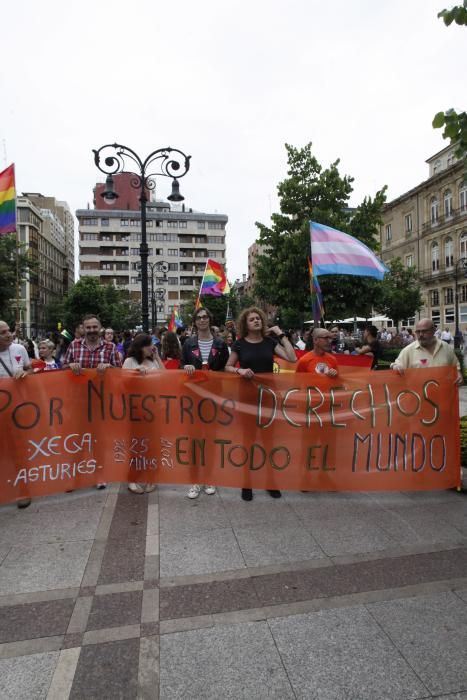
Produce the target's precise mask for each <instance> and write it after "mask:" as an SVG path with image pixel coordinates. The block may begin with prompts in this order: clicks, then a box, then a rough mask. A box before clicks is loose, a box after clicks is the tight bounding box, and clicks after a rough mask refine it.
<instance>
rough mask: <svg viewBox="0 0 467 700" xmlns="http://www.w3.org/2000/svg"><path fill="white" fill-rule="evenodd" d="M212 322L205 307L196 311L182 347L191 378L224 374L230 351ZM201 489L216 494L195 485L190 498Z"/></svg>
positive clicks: (211, 490) (184, 364)
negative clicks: (205, 373)
mask: <svg viewBox="0 0 467 700" xmlns="http://www.w3.org/2000/svg"><path fill="white" fill-rule="evenodd" d="M212 322H213V316H212V314H211V312H210V311H209V309H205V308H204V307H202V308H200V309H196V311H195V312H194V314H193V325H194V327H195V332H194V334H193V335H191V336H190V337H189V338H187V339H186V340H185V342H184V343H183V347H182V362H181V367H182V369H184V370H185V372H186V373H187V374H188V375H189V376H190V375H192V374H193V373H194V372H195V370H197V369H209V370H212V371H214V372H222V370H223V369H224V367H225V365H226V362H227V360H228V359H229V351H228V349H227V345H226V344H225V342H224V340H222V338H219V337H218V336H216V337H215V336H213V334H212V333H211V326H212ZM201 488H204V493H206V494H208V496H211V495H212V494H213V493H216V487H215V486H212V485H204V486H203V487H202V486H201V485H200V484H193V486H191V487H190V489H189V491H188V493H187V496H188V498H198V496H199V494H200V493H201Z"/></svg>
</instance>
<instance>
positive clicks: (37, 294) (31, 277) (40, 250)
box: [13, 195, 73, 337]
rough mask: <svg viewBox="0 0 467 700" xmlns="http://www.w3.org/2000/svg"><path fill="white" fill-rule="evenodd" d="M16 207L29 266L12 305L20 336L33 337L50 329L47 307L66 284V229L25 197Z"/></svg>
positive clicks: (20, 234) (21, 238) (67, 269)
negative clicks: (25, 277)
mask: <svg viewBox="0 0 467 700" xmlns="http://www.w3.org/2000/svg"><path fill="white" fill-rule="evenodd" d="M42 203H43V202H42ZM66 206H67V205H66ZM16 208H17V231H18V239H19V241H20V243H22V244H24V246H25V248H26V250H27V252H28V254H29V257H30V260H31V263H32V265H31V268H30V271H29V273H28V275H27V279H25V280H24V281H23V282H22V283H21V284H19V285H18V290H17V298H16V299H15V300H14V302H13V304H14V306H15V308H16V317H17V321H18V323H19V327H20V330H21V333H22V335H23V337H31V336H36V337H37V336H42V335H44V334H45V332H46V331H48V330H52V329H51V328H49V327H48V324H47V318H46V312H47V306H48V305H49V304H52V303H53V302H58V301H61V300H62V299H63V295H64V293H65V292H66V291H67V289H68V286H69V284H70V270H69V267H68V265H69V258H68V253H67V232H66V231H65V229H64V227H63V225H62V223H61V221H60V219H59V218H58V216H57V215H56V214H55V213H54V212H53V211H52V210H51V209H48V208H45V207H44V208H43V207H38V206H36V204H34V202H33V201H32V198H29V196H26V195H23V196H22V197H17V200H16ZM71 280H73V277H71Z"/></svg>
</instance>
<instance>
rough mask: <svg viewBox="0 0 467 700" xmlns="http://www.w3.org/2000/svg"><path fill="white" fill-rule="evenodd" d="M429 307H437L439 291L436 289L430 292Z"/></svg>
mask: <svg viewBox="0 0 467 700" xmlns="http://www.w3.org/2000/svg"><path fill="white" fill-rule="evenodd" d="M430 306H439V291H438V290H437V289H431V290H430Z"/></svg>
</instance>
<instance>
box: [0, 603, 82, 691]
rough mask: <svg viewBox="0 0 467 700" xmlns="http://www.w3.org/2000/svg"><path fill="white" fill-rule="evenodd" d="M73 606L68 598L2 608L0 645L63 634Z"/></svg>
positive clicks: (0, 615)
mask: <svg viewBox="0 0 467 700" xmlns="http://www.w3.org/2000/svg"><path fill="white" fill-rule="evenodd" d="M74 604H75V603H74V600H73V599H70V598H68V599H62V600H51V601H48V602H43V603H30V604H23V605H11V606H4V607H3V608H2V609H1V614H0V644H4V643H5V642H17V641H20V640H23V639H35V638H38V637H52V636H56V635H60V634H65V632H66V629H67V627H68V623H69V621H70V618H71V614H72V612H73V608H74ZM0 697H1V696H0Z"/></svg>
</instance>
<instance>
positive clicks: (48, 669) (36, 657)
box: [0, 651, 59, 700]
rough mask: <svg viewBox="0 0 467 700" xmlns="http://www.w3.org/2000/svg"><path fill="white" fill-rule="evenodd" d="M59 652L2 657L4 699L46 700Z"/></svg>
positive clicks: (0, 678) (0, 676)
mask: <svg viewBox="0 0 467 700" xmlns="http://www.w3.org/2000/svg"><path fill="white" fill-rule="evenodd" d="M58 657H59V652H58V651H55V652H48V653H45V654H31V655H30V656H20V657H16V658H11V659H0V698H1V699H2V700H45V699H46V697H47V692H48V690H49V686H50V683H51V681H52V676H53V673H54V671H55V667H56V665H57V661H58Z"/></svg>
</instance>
